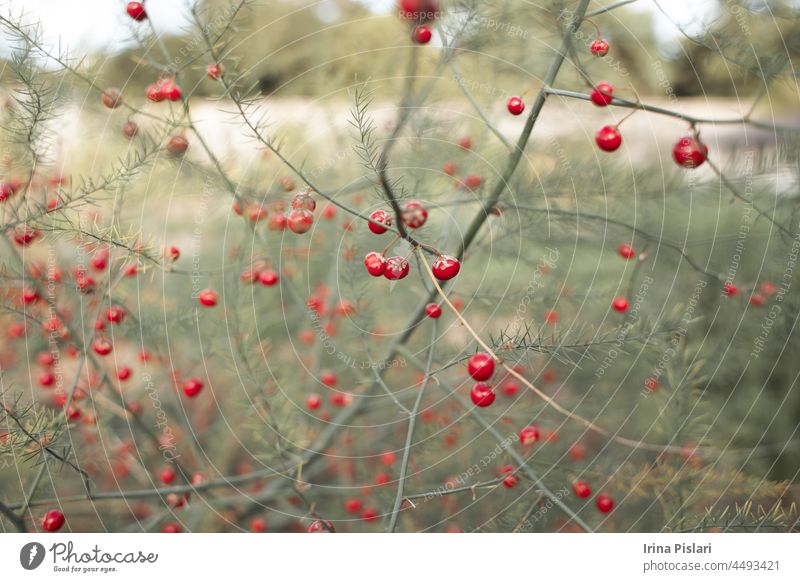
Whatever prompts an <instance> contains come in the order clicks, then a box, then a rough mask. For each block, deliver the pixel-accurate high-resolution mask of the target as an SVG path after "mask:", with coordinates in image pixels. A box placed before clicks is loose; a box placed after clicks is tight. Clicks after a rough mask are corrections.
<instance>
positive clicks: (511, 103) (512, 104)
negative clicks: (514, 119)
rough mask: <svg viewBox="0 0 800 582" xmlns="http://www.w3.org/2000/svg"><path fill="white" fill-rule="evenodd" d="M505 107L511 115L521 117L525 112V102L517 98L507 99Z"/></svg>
mask: <svg viewBox="0 0 800 582" xmlns="http://www.w3.org/2000/svg"><path fill="white" fill-rule="evenodd" d="M506 107H508V112H509V113H510V114H511V115H522V112H523V111H525V102H524V101H523V100H522V99H520V98H519V97H509V98H508V102H507V103H506Z"/></svg>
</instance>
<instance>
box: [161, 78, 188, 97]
mask: <svg viewBox="0 0 800 582" xmlns="http://www.w3.org/2000/svg"><path fill="white" fill-rule="evenodd" d="M161 94H162V95H163V96H164V97H165V98H166V99H169V100H170V101H180V99H181V96H182V95H183V93H182V91H181V88H180V87H179V86H178V85H176V84H175V81H173V80H171V79H170V80H166V81H162V83H161Z"/></svg>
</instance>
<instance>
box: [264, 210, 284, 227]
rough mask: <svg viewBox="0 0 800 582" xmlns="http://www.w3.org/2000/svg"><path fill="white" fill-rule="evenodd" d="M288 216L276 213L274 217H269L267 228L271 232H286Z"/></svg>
mask: <svg viewBox="0 0 800 582" xmlns="http://www.w3.org/2000/svg"><path fill="white" fill-rule="evenodd" d="M286 222H287V220H286V216H285V215H283V214H281V213H279V212H276V213H275V214H273V215H272V216H270V217H269V222H267V228H268V229H269V230H286Z"/></svg>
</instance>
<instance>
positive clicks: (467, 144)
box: [458, 137, 472, 150]
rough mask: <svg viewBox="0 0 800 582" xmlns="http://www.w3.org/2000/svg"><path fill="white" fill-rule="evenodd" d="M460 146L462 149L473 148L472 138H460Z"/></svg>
mask: <svg viewBox="0 0 800 582" xmlns="http://www.w3.org/2000/svg"><path fill="white" fill-rule="evenodd" d="M458 147H460V148H461V149H462V150H469V149H472V140H471V139H470V138H469V137H462V138H461V139H460V140H458Z"/></svg>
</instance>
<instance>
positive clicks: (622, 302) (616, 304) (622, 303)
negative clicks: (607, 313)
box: [611, 297, 628, 311]
mask: <svg viewBox="0 0 800 582" xmlns="http://www.w3.org/2000/svg"><path fill="white" fill-rule="evenodd" d="M611 307H613V308H614V311H627V310H628V300H627V299H625V297H615V298H614V301H612V302H611Z"/></svg>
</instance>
